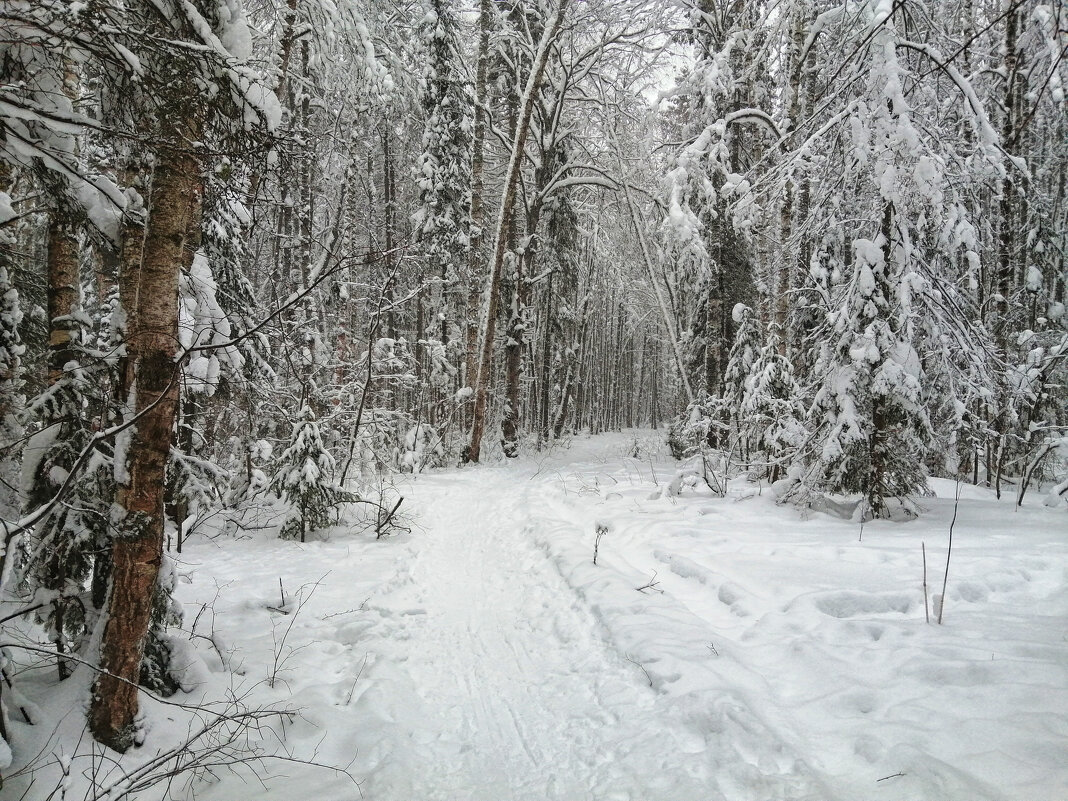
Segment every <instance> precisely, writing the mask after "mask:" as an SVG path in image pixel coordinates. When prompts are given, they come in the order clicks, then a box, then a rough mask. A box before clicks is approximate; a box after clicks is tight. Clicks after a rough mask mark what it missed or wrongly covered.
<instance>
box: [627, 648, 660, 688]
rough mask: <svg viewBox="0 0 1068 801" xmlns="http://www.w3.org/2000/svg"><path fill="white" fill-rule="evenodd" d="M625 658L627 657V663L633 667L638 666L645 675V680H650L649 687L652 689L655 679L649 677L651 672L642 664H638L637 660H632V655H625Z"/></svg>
mask: <svg viewBox="0 0 1068 801" xmlns="http://www.w3.org/2000/svg"><path fill="white" fill-rule="evenodd" d="M623 656H625V657H626V659H627V661H628V662H630V663H631V664H632V665H637V666H638V667H640V668H641V669H642V673H644V674H645V678H647V679H648V680H649V686H650V687H652V686H653V677H652V676H650V675H649V671H648V670H646V669H645V665H643V664H642V663H641V662H636V661H635V660H633V659H631V658H630V654H623Z"/></svg>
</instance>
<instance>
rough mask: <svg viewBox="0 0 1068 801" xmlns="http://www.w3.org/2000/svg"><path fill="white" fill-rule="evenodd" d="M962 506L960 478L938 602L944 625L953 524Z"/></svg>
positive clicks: (954, 500)
mask: <svg viewBox="0 0 1068 801" xmlns="http://www.w3.org/2000/svg"><path fill="white" fill-rule="evenodd" d="M959 506H960V479H959V478H958V479H957V488H956V492H954V497H953V519H952V520H950V521H949V547H948V548H946V572H945V575H944V576H942V600H941V602H940V603H939V604H938V625H939V626H941V625H942V613H943V612H945V611H946V583H947V582H948V581H949V557H951V556H952V555H953V526H954V525H956V523H957V507H959Z"/></svg>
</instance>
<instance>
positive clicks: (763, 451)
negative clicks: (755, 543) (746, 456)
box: [740, 327, 807, 481]
mask: <svg viewBox="0 0 1068 801" xmlns="http://www.w3.org/2000/svg"><path fill="white" fill-rule="evenodd" d="M780 345H781V340H780V339H779V336H778V333H777V332H776V331H775V330H774V327H773V329H772V331H771V333H770V334H769V335H768V340H767V342H766V343H765V345H764V346H763V347H762V348H761V349H760V354H759V355H758V356H757V359H756V361H755V362H754V363H753V365H752V367H751V368H750V372H749V376H748V377H747V379H746V382H745V396H744V398H743V399H742V406H741V414H740V424H741V428H742V436H744V438H745V439H746V440H747V441H748V442H749V443H750V445H751V448H752V451H751V453H750V460H751V469H750V473H751V475H752V476H753V478H767V479H768V481H777V480H778V479H779V478H780V477H781V473H782V466H783V464H784V463H786V462H787V461H788V460H789V458H790V457H791V455H792V454H793V453H794V452H795V451H796V450H797V449H798V448H799V447H800V446H801V444H802V443H803V442H804V439H805V435H806V433H807V432H806V430H805V425H804V422H803V421H804V416H805V410H804V406H803V405H802V404H801V388H800V387H799V386H798V385H797V381H796V380H795V379H794V369H793V365H792V364H791V363H790V360H789V359H787V358H786V357H785V356H783V355H782V354H781V353H780V352H779V350H780ZM758 462H759V463H760V464H759V466H758V465H757V463H758Z"/></svg>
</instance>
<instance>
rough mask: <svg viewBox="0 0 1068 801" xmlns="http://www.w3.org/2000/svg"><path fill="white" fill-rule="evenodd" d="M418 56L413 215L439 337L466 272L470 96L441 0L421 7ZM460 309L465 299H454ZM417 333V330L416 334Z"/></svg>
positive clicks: (449, 14) (452, 18)
mask: <svg viewBox="0 0 1068 801" xmlns="http://www.w3.org/2000/svg"><path fill="white" fill-rule="evenodd" d="M420 11H421V13H422V15H423V16H422V19H421V20H420V23H419V40H420V52H421V56H422V58H423V59H424V71H423V74H422V76H421V78H420V93H419V104H420V106H421V109H422V112H423V114H424V115H425V119H424V122H423V137H422V153H421V154H420V155H419V159H418V163H417V164H416V167H415V172H416V176H415V177H416V183H417V186H418V190H419V197H418V207H417V210H416V212H415V215H414V217H413V222H414V224H415V233H416V235H417V236H418V237H419V239H420V240H421V242H420V248H421V250H422V252H423V253H424V254H425V255H426V257H427V261H428V266H429V268H430V270H429V272H430V274H431V275H433V276H435V277H436V278H437V279H438V280H439V281H440V284H438V290H437V291H436V294H437V300H436V305H437V308H436V310H435V311H436V315H435V323H436V326H435V327H436V328H438V329H439V330H442V329H443V330H442V334H441V339H443V340H444V339H446V338H447V337H446V335H447V333H448V328H447V320H449V319H450V317H452V316H454V314H453V310H450V309H449V307H448V303H447V300H448V299H447V295H448V293H449V292H450V291H451V290H452V289H454V288H455V287H456V286H457V284H458V282H459V281H460V280H461V279H462V278H463V277H465V274H466V272H467V248H468V246H469V242H470V235H471V231H470V228H471V223H470V205H471V134H472V124H473V123H472V113H473V98H472V94H471V88H470V85H469V84H468V81H467V79H466V78H465V75H464V70H463V56H462V50H461V46H460V27H459V22H458V20H457V17H456V11H455V9H454V8H453V6H452V4H451V3H449V2H448V1H447V0H424V2H423V3H422V4H421V6H420ZM455 300H457V301H458V302H459V303H460V306H459V308H460V309H464V308H466V294H465V293H460V294H459V295H458V296H457V298H455ZM423 334H424V332H419V335H420V336H423Z"/></svg>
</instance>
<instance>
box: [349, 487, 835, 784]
mask: <svg viewBox="0 0 1068 801" xmlns="http://www.w3.org/2000/svg"><path fill="white" fill-rule="evenodd" d="M529 472H533V470H530V471H529ZM529 472H528V476H524V477H523V478H528V477H529ZM418 481H419V484H420V485H421V486H420V489H419V497H420V507H421V508H420V509H419V510H418V511H419V513H420V523H421V526H422V527H423V528H424V529H425V530H424V531H422V533H420V534H419V535H418V538H419V540H420V541H421V546H420V547H419V548H418V550H417V552H416V553H417V556H416V560H415V563H414V564H413V565H412V566H411V573H410V582H409V583H407V584H404V585H403V586H402V587H400V588H399V589H398V590H396V591H395V592H392V593H390V594H389V595H388V596H386V597H385V598H380V599H378V600H377V601H376V602H374V603H373V604H372V605H371V607H370V608H371V609H372V610H377V611H378V612H379V614H380V615H381V618H382V624H381V627H378V626H376V629H378V631H376V632H375V633H376V634H378V635H379V636H380V637H382V638H383V639H384V640H387V641H393V642H394V643H395V642H397V641H401V642H403V643H404V646H403V647H404V651H405V652H406V654H407V658H406V660H405V662H404V663H403V667H402V668H400V669H402V670H403V671H404V673H405V674H406V678H407V679H409V680H410V681H397V682H393V683H391V684H390V685H388V686H387V687H383V688H382V691H383V692H384V693H388V694H392V696H393V697H391V698H383V699H381V700H382V702H383V703H385V704H386V705H387V706H388V708H389V710H390V712H389V716H390V717H392V718H393V723H394V725H393V727H392V730H391V731H387V732H386V734H387V736H388V738H389V740H390V741H391V742H390V743H389V747H388V749H386V750H385V751H383V753H382V754H381V761H380V762H379V764H378V766H377V769H376V770H373V771H372V773H371V778H370V779H369V780H368V782H367V783H366V784H365V785H364V787H363V791H364V793H365V796H366V797H368V798H373V799H375V800H376V801H387V800H390V801H392V800H393V799H396V801H413V800H415V799H418V801H438V800H440V801H462V800H463V799H470V800H471V801H526V800H527V799H529V801H552V800H554V799H560V801H575V800H576V799H598V800H600V799H604V800H605V801H609V800H611V801H615V800H616V799H619V800H620V801H623V800H624V799H633V800H634V801H638V800H639V799H640V800H641V801H658V800H660V799H662V801H699V800H700V801H713V799H717V798H732V799H734V798H743V797H745V798H763V797H776V798H793V799H797V798H803V797H807V796H808V792H807V791H806V790H805V785H807V784H808V783H807V782H806V781H804V780H803V778H802V777H799V776H796V775H793V768H792V763H788V767H787V770H786V771H785V772H784V773H783V774H782V775H779V771H778V769H777V767H776V766H777V764H778V762H777V761H775V760H771V761H762V765H761V767H762V769H763V770H765V771H769V772H768V774H767V775H760V772H757V771H755V770H753V769H752V766H748V765H747V764H746V760H745V758H744V756H743V755H741V754H739V753H738V752H737V751H736V750H735V748H734V743H733V739H734V738H733V737H732V732H731V731H729V730H726V731H721V732H719V733H718V736H716V737H715V738H714V740H713V741H711V742H710V741H709V740H708V739H707V735H708V733H707V732H699V731H696V730H695V729H694V728H693V727H692V726H690V725H688V724H686V723H685V722H683V721H682V720H681V719H680V716H679V715H678V714H676V713H675V711H674V710H672V709H670V708H669V707H665V706H664V705H663V704H660V703H658V701H659V698H658V694H657V693H656V692H655V691H654V690H653V689H652V688H651V686H650V684H651V679H650V678H649V676H648V675H647V674H646V673H645V671H644V669H643V668H642V667H641V666H640V665H639V664H638V663H637V662H636V661H635V662H631V661H628V659H627V658H626V656H625V655H621V654H619V653H618V652H616V651H615V650H614V649H613V648H612V647H611V646H610V644H608V643H606V642H605V641H604V640H603V639H601V636H600V633H601V628H600V626H599V623H598V621H597V620H596V619H595V618H594V617H593V616H592V615H591V614H590V613H589V611H588V610H586V609H585V608H584V607H583V606H582V605H581V602H580V601H579V600H578V599H577V598H576V596H575V594H574V591H573V590H572V589H571V588H570V587H569V586H568V585H567V584H566V583H565V582H564V580H563V579H562V578H561V576H560V574H559V573H558V572H557V571H556V570H555V568H554V567H553V565H552V563H551V562H550V561H549V560H548V559H547V558H546V553H545V552H544V551H542V550H539V549H537V548H536V547H535V546H534V545H533V543H532V539H531V537H530V532H529V530H528V529H529V527H530V526H531V525H537V524H536V523H532V522H531V516H532V515H533V516H535V518H536V516H537V514H538V511H539V510H538V508H537V507H533V508H532V507H531V505H530V504H531V503H532V502H533V498H532V496H533V492H534V488H537V487H538V486H539V484H538V481H537V479H535V480H534V481H533V482H528V481H523V480H522V479H520V478H518V477H517V476H516V475H515V468H514V467H513V468H512V469H507V468H504V469H502V468H479V469H478V471H477V475H475V474H473V473H472V471H468V472H467V473H465V474H464V476H463V480H457V476H455V475H441V476H438V475H424V476H421V477H420V478H419V479H418ZM383 646H384V647H387V648H388V647H389V646H388V643H383ZM398 692H400V696H399V697H398V695H397V694H398ZM413 693H414V695H415V696H416V697H415V698H411V697H408V698H405V697H403V696H404V695H405V694H407V695H411V694H413ZM364 700H367V699H364ZM738 733H739V734H741V732H738ZM778 750H780V749H777V748H776V746H775V744H773V743H769V745H768V751H769V753H775V752H777V751H778ZM780 761H781V760H780ZM754 781H755V784H754ZM813 797H815V796H813Z"/></svg>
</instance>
